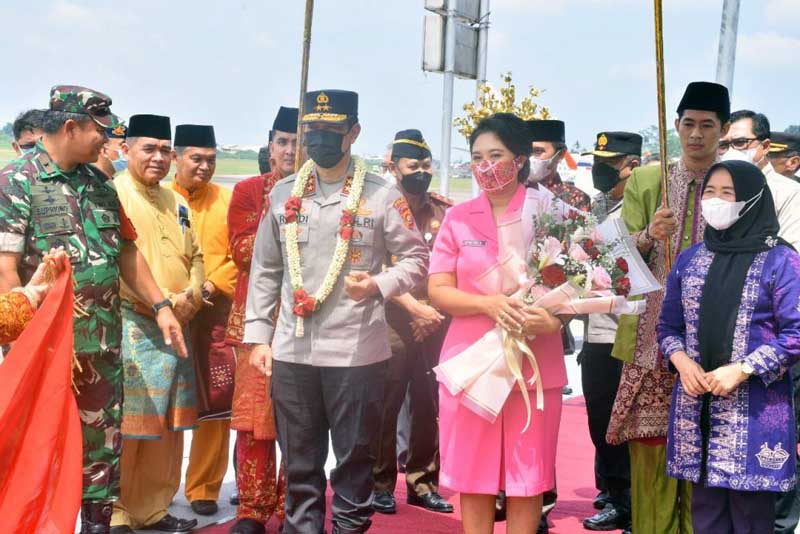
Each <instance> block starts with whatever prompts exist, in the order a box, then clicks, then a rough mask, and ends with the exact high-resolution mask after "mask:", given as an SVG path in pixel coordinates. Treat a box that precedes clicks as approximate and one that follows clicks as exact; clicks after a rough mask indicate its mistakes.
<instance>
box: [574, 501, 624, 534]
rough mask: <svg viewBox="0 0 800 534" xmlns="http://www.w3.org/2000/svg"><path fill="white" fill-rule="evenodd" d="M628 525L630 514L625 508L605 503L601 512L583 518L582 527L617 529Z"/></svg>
mask: <svg viewBox="0 0 800 534" xmlns="http://www.w3.org/2000/svg"><path fill="white" fill-rule="evenodd" d="M630 526H631V514H630V513H629V512H627V511H625V510H620V509H618V508H614V506H613V505H612V504H607V505H606V507H605V508H603V510H602V511H601V512H597V513H596V514H595V515H593V516H592V517H590V518H588V519H584V520H583V528H585V529H586V530H601V531H605V530H618V529H625V528H628V527H630Z"/></svg>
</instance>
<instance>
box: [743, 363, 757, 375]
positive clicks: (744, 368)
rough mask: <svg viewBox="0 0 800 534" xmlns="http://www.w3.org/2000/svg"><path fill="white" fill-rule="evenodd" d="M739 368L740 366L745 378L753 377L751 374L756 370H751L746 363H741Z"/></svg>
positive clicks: (751, 367)
mask: <svg viewBox="0 0 800 534" xmlns="http://www.w3.org/2000/svg"><path fill="white" fill-rule="evenodd" d="M741 366H742V372H743V373H744V374H746V375H747V376H753V373H755V372H756V370H755V369H753V366H752V365H750V364H749V363H747V362H742V363H741Z"/></svg>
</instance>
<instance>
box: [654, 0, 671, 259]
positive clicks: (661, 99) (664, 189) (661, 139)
mask: <svg viewBox="0 0 800 534" xmlns="http://www.w3.org/2000/svg"><path fill="white" fill-rule="evenodd" d="M654 2H655V22H656V85H657V93H658V144H659V150H661V206H662V207H664V208H669V183H667V172H668V170H667V164H668V162H669V154H668V152H667V150H668V148H667V105H666V100H665V90H664V20H663V11H662V4H661V3H662V0H654ZM665 245H666V249H667V270H669V269H671V268H672V241H671V240H670V239H669V238H667V241H666V243H665Z"/></svg>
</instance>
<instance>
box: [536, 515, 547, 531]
mask: <svg viewBox="0 0 800 534" xmlns="http://www.w3.org/2000/svg"><path fill="white" fill-rule="evenodd" d="M549 532H550V525H549V524H548V523H547V516H542V518H541V519H539V528H537V529H536V534H548V533H549Z"/></svg>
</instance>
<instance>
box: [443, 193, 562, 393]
mask: <svg viewBox="0 0 800 534" xmlns="http://www.w3.org/2000/svg"><path fill="white" fill-rule="evenodd" d="M524 200H525V187H524V186H523V185H520V186H519V187H518V189H517V191H516V193H515V194H514V197H513V198H512V200H511V203H510V204H509V205H508V209H507V210H506V213H505V214H503V217H502V218H503V220H511V219H513V218H515V217H519V216H520V213H521V211H522V206H523V203H524ZM497 254H498V242H497V225H496V224H495V222H494V217H493V216H492V207H491V205H490V204H489V199H488V197H487V196H486V193H481V194H480V196H478V197H477V198H474V199H472V200H468V201H466V202H462V203H461V204H458V205H456V206H453V207H452V208H450V209H449V210H447V213H446V214H445V217H444V221H442V227H441V228H440V229H439V235H438V236H437V238H436V243H435V244H434V247H433V252H432V253H431V263H430V269H429V273H430V274H436V273H455V275H456V286H457V287H458V289H460V290H462V291H465V292H467V293H475V294H483V292H482V291H481V290H480V289H479V288H478V287H477V285H476V284H475V280H476V279H477V278H478V277H479V276H480V275H481V274H483V273H485V272H486V271H487V270H489V269H490V268H491V267H492V266H493V265H494V264H495V263H497ZM494 326H495V324H494V321H492V320H491V319H490V318H489V317H488V316H486V315H470V316H461V317H454V318H453V321H452V322H451V323H450V329H449V330H448V331H447V337H446V338H445V341H444V346H443V347H442V353H441V356H440V361H441V362H444V361H447V360H448V359H450V358H452V357H453V356H455V355H457V354H459V353H460V352H462V351H463V350H464V349H466V348H467V347H469V346H470V345H471V344H473V343H474V342H476V341H477V340H478V339H480V338H481V336H483V335H484V334H485V333H486V332H488V331H489V330H491V329H492V328H494ZM529 345H530V347H531V349H532V350H533V353H534V354H535V355H536V359H537V361H538V363H539V369H540V371H541V374H542V387H543V388H544V389H550V388H560V387H562V386H564V385H565V384H566V383H567V370H566V367H565V365H564V347H563V345H562V343H561V335H560V334H559V333H554V334H549V335H544V336H538V337H537V338H536V339H534V340H533V341H531V342H530V343H529ZM529 376H530V368H528V367H527V364H526V368H525V377H526V378H527V377H529Z"/></svg>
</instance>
